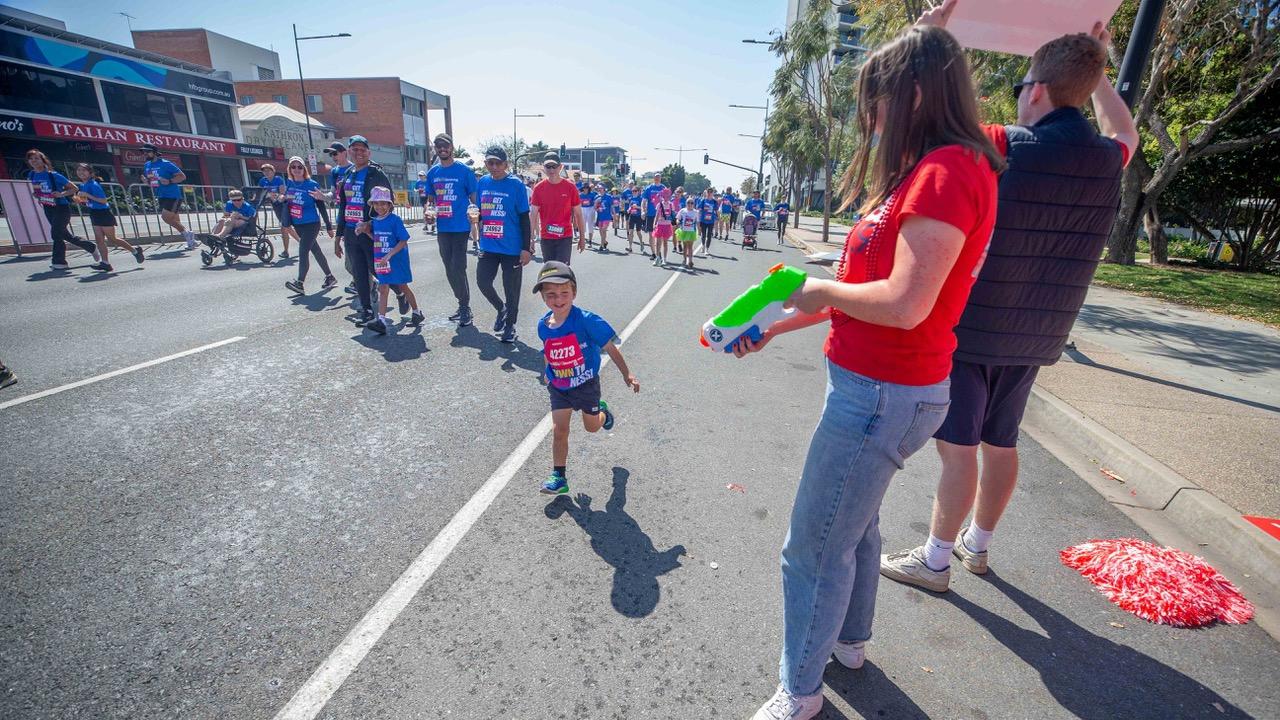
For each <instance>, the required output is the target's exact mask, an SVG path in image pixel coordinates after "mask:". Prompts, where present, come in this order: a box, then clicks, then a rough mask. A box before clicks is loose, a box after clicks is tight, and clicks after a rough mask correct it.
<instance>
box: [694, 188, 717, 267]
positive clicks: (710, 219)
mask: <svg viewBox="0 0 1280 720" xmlns="http://www.w3.org/2000/svg"><path fill="white" fill-rule="evenodd" d="M717 205H718V203H717V202H716V199H715V198H714V197H712V191H711V188H707V189H706V190H703V191H702V197H701V198H699V199H698V202H697V206H696V207H697V209H698V232H699V234H700V235H701V238H702V248H701V250H700V252H701V254H702V257H706V256H707V255H709V254H710V253H711V235H712V233H714V232H715V229H716V210H718V209H719V208H718V207H716V206H717Z"/></svg>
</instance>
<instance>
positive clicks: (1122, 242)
mask: <svg viewBox="0 0 1280 720" xmlns="http://www.w3.org/2000/svg"><path fill="white" fill-rule="evenodd" d="M1142 185H1143V179H1142V178H1141V177H1140V176H1139V175H1138V172H1137V168H1135V167H1134V166H1133V163H1130V165H1129V168H1128V169H1126V170H1125V173H1124V179H1123V180H1121V182H1120V209H1119V211H1117V212H1116V221H1115V223H1114V224H1112V226H1111V237H1110V238H1108V239H1107V262H1109V263H1117V264H1120V265H1132V264H1133V261H1134V253H1135V252H1136V251H1137V247H1138V224H1139V223H1140V222H1141V221H1142V210H1143V205H1144V202H1143V195H1142Z"/></svg>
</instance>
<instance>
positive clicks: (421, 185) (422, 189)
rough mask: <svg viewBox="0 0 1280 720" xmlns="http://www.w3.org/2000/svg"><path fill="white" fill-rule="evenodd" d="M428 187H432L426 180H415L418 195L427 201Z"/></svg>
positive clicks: (414, 185)
mask: <svg viewBox="0 0 1280 720" xmlns="http://www.w3.org/2000/svg"><path fill="white" fill-rule="evenodd" d="M428 187H430V185H428V184H427V181H426V180H415V181H414V182H413V191H414V192H416V193H418V197H419V198H420V199H421V200H423V201H426V199H427V188H428Z"/></svg>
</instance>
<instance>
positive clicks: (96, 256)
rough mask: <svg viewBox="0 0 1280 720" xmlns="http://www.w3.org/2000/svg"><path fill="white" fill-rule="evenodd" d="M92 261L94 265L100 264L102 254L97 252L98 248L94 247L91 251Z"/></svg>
mask: <svg viewBox="0 0 1280 720" xmlns="http://www.w3.org/2000/svg"><path fill="white" fill-rule="evenodd" d="M93 261H94V262H95V263H100V262H102V253H100V252H98V248H96V247H95V248H94V249H93Z"/></svg>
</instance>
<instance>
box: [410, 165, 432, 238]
mask: <svg viewBox="0 0 1280 720" xmlns="http://www.w3.org/2000/svg"><path fill="white" fill-rule="evenodd" d="M413 193H414V194H415V195H417V196H418V204H419V205H421V206H422V234H423V235H426V234H428V233H434V232H435V231H436V217H435V215H434V214H433V213H429V212H427V205H428V204H430V198H428V195H432V194H433V191H432V189H431V183H429V182H427V171H426V170H419V171H418V179H417V180H415V181H414V183H413Z"/></svg>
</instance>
